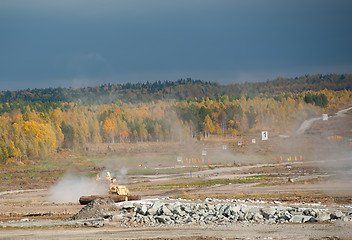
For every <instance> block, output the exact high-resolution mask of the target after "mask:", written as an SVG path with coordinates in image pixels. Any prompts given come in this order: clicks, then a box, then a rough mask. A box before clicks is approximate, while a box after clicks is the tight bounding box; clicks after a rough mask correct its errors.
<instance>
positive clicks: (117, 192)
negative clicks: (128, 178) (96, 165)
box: [79, 172, 141, 205]
mask: <svg viewBox="0 0 352 240" xmlns="http://www.w3.org/2000/svg"><path fill="white" fill-rule="evenodd" d="M96 180H97V181H99V182H100V181H102V182H105V183H107V185H108V186H109V195H91V196H82V197H80V198H79V203H80V204H81V205H85V204H88V203H90V202H91V201H94V200H95V199H105V198H110V199H112V200H113V201H114V202H123V201H129V200H140V199H141V197H140V196H138V195H130V191H129V190H128V189H127V187H126V186H125V185H117V184H116V183H115V182H116V178H112V177H111V175H110V172H106V177H105V178H100V176H99V175H97V177H96Z"/></svg>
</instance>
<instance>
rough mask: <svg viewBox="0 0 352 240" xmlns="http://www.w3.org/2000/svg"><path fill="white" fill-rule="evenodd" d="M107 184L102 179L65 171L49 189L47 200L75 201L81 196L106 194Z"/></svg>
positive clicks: (59, 201)
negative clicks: (98, 179)
mask: <svg viewBox="0 0 352 240" xmlns="http://www.w3.org/2000/svg"><path fill="white" fill-rule="evenodd" d="M106 194H108V186H107V183H106V182H104V181H96V179H95V178H90V177H87V176H76V175H74V174H73V173H66V174H65V176H64V177H62V178H61V179H60V181H59V182H58V183H57V184H55V185H53V186H52V187H51V188H50V189H49V201H50V202H55V203H69V202H72V203H75V202H78V200H79V198H80V197H81V196H87V195H106Z"/></svg>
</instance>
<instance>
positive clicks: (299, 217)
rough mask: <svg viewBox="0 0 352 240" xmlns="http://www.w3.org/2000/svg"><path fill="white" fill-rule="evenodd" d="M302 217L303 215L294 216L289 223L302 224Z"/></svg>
mask: <svg viewBox="0 0 352 240" xmlns="http://www.w3.org/2000/svg"><path fill="white" fill-rule="evenodd" d="M303 220H304V216H303V215H294V216H293V217H292V218H291V219H290V222H293V223H303Z"/></svg>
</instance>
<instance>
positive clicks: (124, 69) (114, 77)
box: [0, 0, 352, 90]
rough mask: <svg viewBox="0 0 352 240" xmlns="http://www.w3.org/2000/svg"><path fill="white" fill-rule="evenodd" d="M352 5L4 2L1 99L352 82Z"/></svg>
mask: <svg viewBox="0 0 352 240" xmlns="http://www.w3.org/2000/svg"><path fill="white" fill-rule="evenodd" d="M351 29H352V1H351V0H0V90H17V89H27V88H31V89H33V88H47V87H58V86H61V87H69V86H71V87H83V86H96V85H101V84H104V83H126V82H146V81H150V82H154V81H157V80H161V81H163V80H172V81H173V80H177V79H179V78H188V77H190V78H193V79H202V80H207V81H218V82H220V83H235V82H244V81H266V80H268V79H274V78H276V77H279V76H280V77H295V76H301V75H304V74H315V73H322V74H326V73H351V72H352V30H351Z"/></svg>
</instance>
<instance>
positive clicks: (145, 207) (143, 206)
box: [138, 205, 148, 216]
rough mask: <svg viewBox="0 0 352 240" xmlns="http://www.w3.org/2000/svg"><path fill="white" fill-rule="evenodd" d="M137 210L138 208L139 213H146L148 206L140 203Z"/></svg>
mask: <svg viewBox="0 0 352 240" xmlns="http://www.w3.org/2000/svg"><path fill="white" fill-rule="evenodd" d="M138 210H139V211H138V213H139V214H142V215H144V216H145V215H147V212H148V207H147V205H142V207H141V208H139V209H138Z"/></svg>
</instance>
